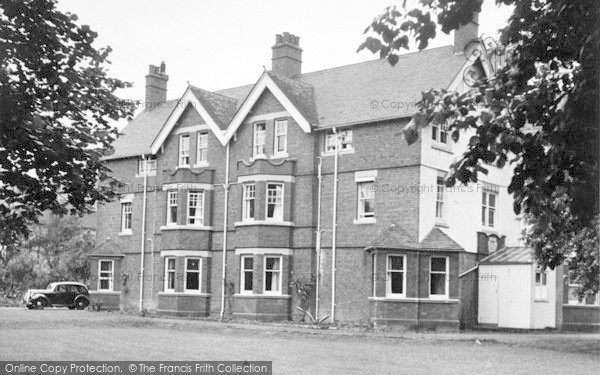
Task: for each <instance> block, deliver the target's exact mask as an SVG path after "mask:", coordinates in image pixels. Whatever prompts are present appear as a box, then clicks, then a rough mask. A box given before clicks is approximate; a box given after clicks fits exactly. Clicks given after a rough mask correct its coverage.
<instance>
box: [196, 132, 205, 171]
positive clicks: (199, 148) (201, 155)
mask: <svg viewBox="0 0 600 375" xmlns="http://www.w3.org/2000/svg"><path fill="white" fill-rule="evenodd" d="M196 165H197V166H206V165H208V133H207V132H198V135H197V138H196Z"/></svg>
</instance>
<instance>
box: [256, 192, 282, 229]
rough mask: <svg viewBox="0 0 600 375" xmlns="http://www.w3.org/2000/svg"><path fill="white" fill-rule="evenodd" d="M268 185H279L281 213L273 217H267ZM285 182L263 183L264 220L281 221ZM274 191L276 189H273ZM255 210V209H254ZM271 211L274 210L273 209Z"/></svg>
mask: <svg viewBox="0 0 600 375" xmlns="http://www.w3.org/2000/svg"><path fill="white" fill-rule="evenodd" d="M269 185H277V186H281V190H280V191H281V214H280V215H279V216H280V217H276V216H275V215H274V216H273V217H269ZM284 189H285V184H284V183H283V182H267V183H266V184H265V221H275V222H283V217H284V216H285V215H284V209H285V204H284V200H285V190H284ZM275 191H276V192H277V191H278V190H277V189H275ZM275 204H277V202H275ZM255 212H256V211H255ZM273 212H275V210H273Z"/></svg>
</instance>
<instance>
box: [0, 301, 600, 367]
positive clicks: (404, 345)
mask: <svg viewBox="0 0 600 375" xmlns="http://www.w3.org/2000/svg"><path fill="white" fill-rule="evenodd" d="M297 331H298V330H296V332H294V331H293V330H286V329H280V328H278V327H264V326H263V327H261V326H246V327H242V326H235V325H219V324H216V323H205V322H201V321H185V320H169V319H149V318H139V317H135V316H123V315H119V314H112V313H98V312H91V311H70V310H60V309H56V310H55V309H46V310H43V311H29V310H26V309H0V360H167V359H168V360H177V359H180V360H270V361H273V368H274V372H275V373H276V374H418V373H421V374H431V373H435V374H475V373H477V374H482V373H483V372H485V373H489V374H536V373H543V374H545V375H548V374H564V373H576V374H596V373H597V372H596V371H595V370H597V368H598V363H599V359H600V353H599V352H598V349H597V348H598V342H597V339H596V338H597V336H584V337H583V338H582V339H581V340H578V339H577V336H573V335H569V336H564V338H563V337H562V336H560V335H548V336H547V339H545V340H541V341H543V342H554V344H553V345H551V346H548V347H547V348H543V347H540V345H541V344H539V342H540V340H538V339H532V340H528V339H527V336H526V335H520V336H518V335H517V337H518V340H507V341H506V343H498V342H496V341H497V340H495V339H493V338H492V337H494V336H489V335H488V336H485V335H484V336H482V337H488V338H490V340H487V341H486V340H483V343H482V344H481V345H479V344H477V343H475V342H474V341H473V340H472V339H471V336H469V335H458V334H457V335H439V339H438V338H437V337H438V336H436V335H432V334H430V335H412V336H410V335H409V337H410V338H389V337H381V336H380V335H362V334H355V333H352V332H346V333H344V332H338V333H334V334H321V333H320V332H316V331H310V332H304V333H303V332H300V333H299V332H297ZM506 337H507V338H508V337H509V336H506ZM590 338H591V339H590ZM561 340H565V344H564V347H561V345H560V343H561V342H562V341H561ZM573 345H575V346H573ZM577 345H579V346H577ZM574 348H575V349H574Z"/></svg>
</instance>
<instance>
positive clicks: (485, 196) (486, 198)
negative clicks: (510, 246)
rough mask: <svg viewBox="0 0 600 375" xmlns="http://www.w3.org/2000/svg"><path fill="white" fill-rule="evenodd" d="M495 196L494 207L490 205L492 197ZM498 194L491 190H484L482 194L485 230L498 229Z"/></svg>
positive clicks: (482, 214) (482, 217)
mask: <svg viewBox="0 0 600 375" xmlns="http://www.w3.org/2000/svg"><path fill="white" fill-rule="evenodd" d="M492 195H493V196H494V205H493V206H492V205H491V204H490V196H492ZM490 210H492V211H493V213H492V215H491V217H492V223H491V225H490ZM497 218H498V192H495V191H493V190H490V189H483V191H482V192H481V225H482V226H483V227H485V228H497V227H498V221H497Z"/></svg>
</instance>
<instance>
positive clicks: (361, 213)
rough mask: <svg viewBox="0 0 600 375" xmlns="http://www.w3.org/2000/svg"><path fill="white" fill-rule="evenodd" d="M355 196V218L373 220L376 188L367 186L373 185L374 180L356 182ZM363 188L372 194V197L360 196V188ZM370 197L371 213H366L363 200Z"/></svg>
mask: <svg viewBox="0 0 600 375" xmlns="http://www.w3.org/2000/svg"><path fill="white" fill-rule="evenodd" d="M356 184H357V189H356V190H357V197H356V203H357V211H356V219H357V221H367V220H374V219H375V217H376V216H375V191H376V189H374V188H372V187H371V188H369V186H374V182H373V181H361V182H357V183H356ZM363 188H364V190H365V192H367V193H369V194H370V195H372V197H367V198H362V197H361V189H363ZM369 199H371V200H372V201H373V211H372V212H371V213H370V214H371V215H366V214H367V212H365V207H364V204H363V203H364V202H365V201H367V200H369Z"/></svg>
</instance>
